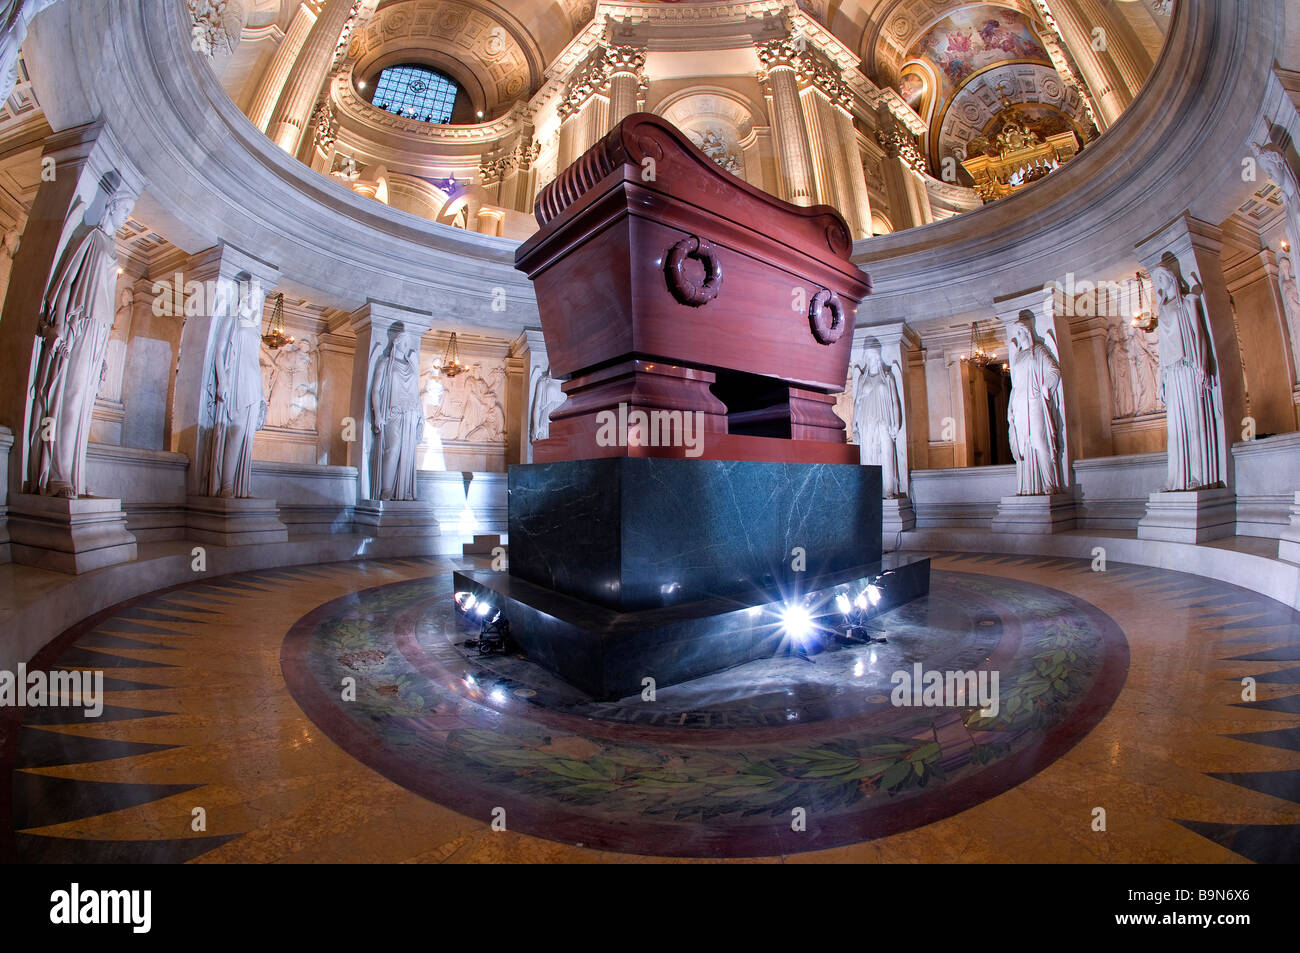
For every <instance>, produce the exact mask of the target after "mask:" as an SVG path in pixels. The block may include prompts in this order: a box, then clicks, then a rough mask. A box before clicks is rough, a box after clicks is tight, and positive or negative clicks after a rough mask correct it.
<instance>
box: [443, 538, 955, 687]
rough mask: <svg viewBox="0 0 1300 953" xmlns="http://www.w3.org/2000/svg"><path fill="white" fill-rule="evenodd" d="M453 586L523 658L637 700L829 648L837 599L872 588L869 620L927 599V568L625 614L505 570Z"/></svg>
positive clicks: (894, 561)
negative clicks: (798, 631)
mask: <svg viewBox="0 0 1300 953" xmlns="http://www.w3.org/2000/svg"><path fill="white" fill-rule="evenodd" d="M875 535H876V536H877V537H879V532H877V533H876V534H875ZM511 542H512V544H513V542H514V538H513V536H512V539H511ZM512 561H513V554H512ZM454 579H455V588H456V591H457V592H471V593H473V594H474V596H475V598H476V599H480V600H481V599H487V600H489V601H490V602H491V603H492V604H493V605H494V607H496V608H499V609H501V610H502V612H503V614H504V617H505V618H506V619H507V620H508V621H509V623H510V635H511V637H512V638H513V640H514V641H515V642H516V643H517V644H518V646H519V647H520V648H521V649H522V650H523V652H524V654H525V655H526V656H527V657H528V658H529V659H531V660H532V661H534V662H536V663H538V664H539V665H541V666H543V667H544V668H546V669H548V670H549V671H552V672H554V673H555V674H557V675H559V676H560V677H561V678H563V679H564V680H565V681H567V682H569V683H570V684H572V685H574V686H575V687H577V688H580V689H581V690H582V691H584V692H586V693H588V694H589V695H591V696H592V697H593V698H598V699H612V698H623V697H626V696H628V695H633V694H637V693H640V692H641V691H642V689H643V688H644V687H645V682H644V679H646V678H653V679H654V684H655V686H656V687H657V688H662V687H664V686H666V685H672V684H675V683H678V682H684V681H687V680H689V679H692V678H697V677H699V676H701V675H706V674H708V673H709V672H715V671H718V670H719V669H723V668H728V667H730V666H732V665H738V664H740V663H742V662H747V661H750V660H752V659H758V658H767V657H770V656H772V655H775V654H777V653H779V652H783V651H799V650H804V651H818V650H819V649H821V648H824V647H827V646H828V645H830V644H833V643H834V641H835V635H834V626H836V625H837V624H839V623H840V622H841V621H842V617H841V615H840V613H839V611H838V609H837V608H836V600H835V596H836V595H837V594H840V593H843V594H846V595H848V596H849V598H850V599H853V598H854V597H856V596H857V595H858V594H859V593H861V592H862V591H863V590H864V589H865V588H866V586H867V584H868V583H874V584H876V585H877V586H878V587H879V589H880V595H881V598H880V602H879V604H877V605H875V606H874V607H872V608H871V609H870V610H869V612H868V613H867V618H868V619H869V618H871V617H874V616H876V615H879V614H881V613H883V612H887V611H889V610H890V609H893V608H895V607H896V606H899V605H902V604H903V603H905V602H909V601H911V600H912V599H915V598H917V597H919V596H922V595H924V594H926V593H927V592H929V589H930V560H929V559H928V558H917V557H914V556H900V555H891V556H888V557H885V559H884V560H882V561H877V562H875V563H873V564H871V565H866V566H858V567H855V568H853V569H849V570H845V571H842V572H840V573H827V574H823V575H822V577H821V578H820V580H819V584H818V587H817V588H814V589H808V588H804V589H799V590H796V589H795V588H794V587H790V588H789V589H785V588H776V589H773V590H770V591H768V592H767V593H766V594H763V593H755V592H752V591H751V594H750V595H749V596H748V597H746V598H737V597H727V596H715V597H712V598H708V599H703V600H699V601H696V602H691V603H684V604H679V605H674V606H666V607H659V608H653V609H643V610H634V611H628V612H620V611H617V610H614V609H610V608H608V607H606V606H602V605H599V604H596V603H593V602H590V601H587V600H583V599H580V598H576V597H574V596H569V595H564V594H562V593H559V592H556V591H555V590H553V589H547V588H544V587H542V586H538V585H536V584H534V583H531V582H529V581H527V580H525V579H520V578H518V577H517V576H513V575H509V574H507V573H504V572H490V571H470V572H457V573H455V576H454ZM782 593H784V596H782ZM795 601H798V602H800V603H802V604H804V605H807V607H808V610H809V613H810V615H811V616H812V617H813V619H814V623H815V624H814V629H813V631H812V632H811V633H810V636H809V638H808V639H807V640H806V641H804V642H802V643H799V642H796V641H795V640H794V639H792V638H791V636H790V633H788V632H787V631H786V629H785V626H784V625H783V610H784V609H785V608H786V606H787V605H788V604H789V603H792V602H795Z"/></svg>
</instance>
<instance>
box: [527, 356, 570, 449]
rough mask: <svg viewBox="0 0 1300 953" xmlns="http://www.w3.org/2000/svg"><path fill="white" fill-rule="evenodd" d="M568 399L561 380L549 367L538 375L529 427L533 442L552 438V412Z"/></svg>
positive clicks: (530, 437)
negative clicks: (552, 373)
mask: <svg viewBox="0 0 1300 953" xmlns="http://www.w3.org/2000/svg"><path fill="white" fill-rule="evenodd" d="M568 399H569V398H568V395H567V394H565V393H564V391H563V390H562V389H561V387H560V382H559V381H557V380H556V379H555V378H554V377H552V376H551V369H550V368H549V367H548V368H547V369H546V370H545V371H543V372H541V374H539V375H538V377H537V383H536V384H535V385H534V386H533V415H532V420H530V421H529V427H528V431H529V434H528V435H529V439H530V440H531V441H532V442H533V443H537V441H539V440H546V439H549V438H550V436H551V414H552V412H554V411H555V410H556V409H557V408H558V407H559V406H560V405H561V404H563V403H564V402H565V401H566V400H568Z"/></svg>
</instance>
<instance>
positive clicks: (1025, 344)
mask: <svg viewBox="0 0 1300 953" xmlns="http://www.w3.org/2000/svg"><path fill="white" fill-rule="evenodd" d="M1032 320H1033V315H1032V314H1030V313H1029V312H1021V317H1020V320H1018V321H1017V322H1016V323H1015V325H1014V326H1013V327H1012V329H1011V341H1010V357H1009V359H1008V363H1009V364H1010V368H1011V400H1010V402H1009V404H1008V406H1007V429H1008V433H1009V436H1010V442H1011V456H1012V457H1013V458H1015V461H1016V492H1017V494H1018V495H1020V496H1038V495H1044V494H1052V493H1058V492H1060V490H1061V489H1062V488H1063V487H1064V486H1065V480H1064V479H1063V478H1062V473H1061V459H1060V456H1061V441H1062V438H1063V436H1064V427H1063V423H1062V415H1061V367H1060V365H1059V364H1058V363H1057V361H1056V358H1055V357H1054V356H1053V355H1052V352H1051V351H1050V350H1049V349H1048V347H1047V345H1045V344H1043V342H1041V341H1038V340H1035V338H1034V332H1033V330H1032V325H1031V324H1030V323H1028V322H1032Z"/></svg>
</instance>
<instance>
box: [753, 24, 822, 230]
mask: <svg viewBox="0 0 1300 953" xmlns="http://www.w3.org/2000/svg"><path fill="white" fill-rule="evenodd" d="M758 58H759V61H760V62H761V63H762V64H763V72H762V73H760V74H759V79H760V81H761V82H763V83H765V85H766V87H767V94H768V98H769V102H770V104H771V106H770V108H771V120H772V128H773V132H774V135H775V138H776V145H777V155H778V157H779V159H780V163H781V175H782V177H783V181H782V183H781V184H782V193H781V194H782V198H785V199H787V200H788V201H790V202H792V203H794V204H795V205H805V206H806V205H814V204H816V196H817V182H816V180H815V178H814V172H813V161H812V153H811V151H810V150H809V146H808V127H807V125H806V123H805V122H804V115H803V106H802V104H801V103H800V97H799V76H798V74H797V72H796V70H797V69H798V68H799V64H800V61H801V59H802V57H801V54H800V53H799V52H798V51H797V50H795V48H794V46H793V45H792V44H791V43H790V41H789V40H774V41H771V42H768V43H764V44H761V45H760V46H759V47H758Z"/></svg>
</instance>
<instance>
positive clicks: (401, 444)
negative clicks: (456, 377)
mask: <svg viewBox="0 0 1300 953" xmlns="http://www.w3.org/2000/svg"><path fill="white" fill-rule="evenodd" d="M370 412H371V415H372V417H371V420H372V423H371V428H372V430H373V432H374V435H375V443H374V450H373V452H372V455H371V485H370V496H371V498H372V499H376V500H414V499H416V488H415V471H416V463H417V461H416V448H417V447H418V446H419V444H420V441H421V440H422V439H424V407H423V404H422V402H421V400H420V367H419V352H418V351H417V350H415V349H414V348H412V347H410V346H409V345H407V344H406V343H405V341H404V340H403V339H401V338H398V339H397V340H395V341H393V343H392V344H390V345H389V347H388V350H387V352H385V354H384V355H383V356H382V357H381V358H380V359H379V365H378V366H377V367H376V368H375V378H374V381H373V383H372V384H371V388H370Z"/></svg>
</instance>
